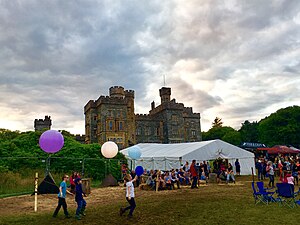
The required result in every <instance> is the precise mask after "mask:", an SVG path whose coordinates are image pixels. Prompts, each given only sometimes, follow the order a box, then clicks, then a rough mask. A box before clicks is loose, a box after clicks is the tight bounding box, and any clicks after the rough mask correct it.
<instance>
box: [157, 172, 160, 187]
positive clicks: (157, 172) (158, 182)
mask: <svg viewBox="0 0 300 225" xmlns="http://www.w3.org/2000/svg"><path fill="white" fill-rule="evenodd" d="M159 173H160V172H159V170H158V171H157V173H156V192H158V185H159V180H158V177H159Z"/></svg>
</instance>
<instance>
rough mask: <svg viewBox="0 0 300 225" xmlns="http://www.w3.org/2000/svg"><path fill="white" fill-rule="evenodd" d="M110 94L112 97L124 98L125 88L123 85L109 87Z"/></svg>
mask: <svg viewBox="0 0 300 225" xmlns="http://www.w3.org/2000/svg"><path fill="white" fill-rule="evenodd" d="M109 96H110V97H112V98H124V97H125V92H124V88H123V87H121V86H114V87H111V88H109Z"/></svg>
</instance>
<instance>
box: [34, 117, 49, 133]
mask: <svg viewBox="0 0 300 225" xmlns="http://www.w3.org/2000/svg"><path fill="white" fill-rule="evenodd" d="M51 125H52V121H51V118H50V116H45V119H44V120H43V119H35V120H34V130H35V131H43V130H50V129H51Z"/></svg>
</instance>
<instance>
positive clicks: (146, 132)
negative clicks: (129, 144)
mask: <svg viewBox="0 0 300 225" xmlns="http://www.w3.org/2000/svg"><path fill="white" fill-rule="evenodd" d="M159 93H160V97H161V104H160V105H158V106H157V107H155V103H154V102H152V103H151V110H150V111H149V114H147V115H140V114H137V115H136V118H135V121H136V141H137V143H141V142H147V143H183V142H194V141H201V127H200V113H193V109H192V108H190V107H184V104H182V103H176V100H175V99H172V100H171V88H167V87H163V88H161V89H160V90H159Z"/></svg>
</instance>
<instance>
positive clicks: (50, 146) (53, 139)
mask: <svg viewBox="0 0 300 225" xmlns="http://www.w3.org/2000/svg"><path fill="white" fill-rule="evenodd" d="M39 144H40V147H41V149H42V150H43V151H44V152H47V153H55V152H58V151H59V150H60V149H61V148H62V147H63V146H64V137H63V135H62V134H61V133H60V132H58V131H56V130H47V131H45V132H44V133H42V135H41V136H40V140H39Z"/></svg>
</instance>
